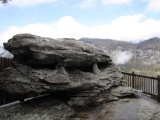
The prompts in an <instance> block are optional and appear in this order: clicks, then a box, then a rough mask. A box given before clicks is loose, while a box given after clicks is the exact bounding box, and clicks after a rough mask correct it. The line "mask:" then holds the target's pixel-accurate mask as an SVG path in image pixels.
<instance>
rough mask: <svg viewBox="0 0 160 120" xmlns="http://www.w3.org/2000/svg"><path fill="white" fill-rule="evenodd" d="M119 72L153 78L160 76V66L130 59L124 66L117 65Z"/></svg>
mask: <svg viewBox="0 0 160 120" xmlns="http://www.w3.org/2000/svg"><path fill="white" fill-rule="evenodd" d="M118 67H119V68H120V70H121V71H124V72H130V73H131V72H133V71H134V72H135V73H136V74H141V75H146V76H154V77H156V76H157V75H160V66H158V65H156V64H144V63H143V62H142V61H139V60H134V58H132V59H131V60H130V61H129V62H128V63H126V64H124V65H118Z"/></svg>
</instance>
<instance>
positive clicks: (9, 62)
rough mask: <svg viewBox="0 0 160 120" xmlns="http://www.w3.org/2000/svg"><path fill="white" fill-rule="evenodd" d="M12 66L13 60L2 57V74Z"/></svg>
mask: <svg viewBox="0 0 160 120" xmlns="http://www.w3.org/2000/svg"><path fill="white" fill-rule="evenodd" d="M11 66H12V59H11V58H4V57H0V72H2V70H3V69H5V68H7V67H11Z"/></svg>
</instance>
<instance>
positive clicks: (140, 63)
mask: <svg viewBox="0 0 160 120" xmlns="http://www.w3.org/2000/svg"><path fill="white" fill-rule="evenodd" d="M80 41H84V42H86V43H90V44H94V45H95V46H96V47H99V48H101V49H103V50H104V51H105V52H106V53H108V54H109V55H110V56H111V57H112V59H113V61H114V62H115V63H116V64H117V65H118V66H120V67H122V68H124V69H125V70H126V71H138V72H139V71H143V70H144V71H145V72H147V71H152V72H153V73H155V74H160V72H158V71H160V67H159V66H160V38H157V37H154V38H150V39H147V40H143V41H141V42H139V43H131V42H124V41H118V40H111V39H92V38H82V39H80ZM122 64H123V65H122ZM144 71H143V72H144Z"/></svg>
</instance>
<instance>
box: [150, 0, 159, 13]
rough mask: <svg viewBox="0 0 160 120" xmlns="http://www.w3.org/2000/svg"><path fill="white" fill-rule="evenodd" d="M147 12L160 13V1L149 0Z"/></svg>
mask: <svg viewBox="0 0 160 120" xmlns="http://www.w3.org/2000/svg"><path fill="white" fill-rule="evenodd" d="M147 10H148V11H153V12H160V0H149V1H148V6H147Z"/></svg>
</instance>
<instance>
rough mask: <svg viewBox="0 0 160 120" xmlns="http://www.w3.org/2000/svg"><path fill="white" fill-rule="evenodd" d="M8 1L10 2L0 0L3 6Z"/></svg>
mask: <svg viewBox="0 0 160 120" xmlns="http://www.w3.org/2000/svg"><path fill="white" fill-rule="evenodd" d="M8 1H10V0H0V2H1V3H3V4H5V3H7V2H8Z"/></svg>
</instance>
